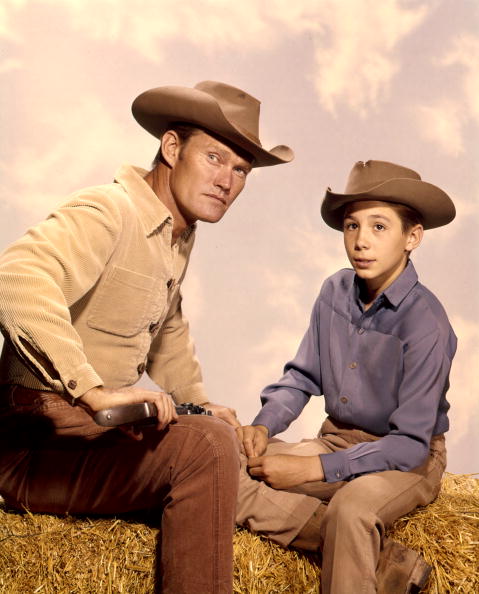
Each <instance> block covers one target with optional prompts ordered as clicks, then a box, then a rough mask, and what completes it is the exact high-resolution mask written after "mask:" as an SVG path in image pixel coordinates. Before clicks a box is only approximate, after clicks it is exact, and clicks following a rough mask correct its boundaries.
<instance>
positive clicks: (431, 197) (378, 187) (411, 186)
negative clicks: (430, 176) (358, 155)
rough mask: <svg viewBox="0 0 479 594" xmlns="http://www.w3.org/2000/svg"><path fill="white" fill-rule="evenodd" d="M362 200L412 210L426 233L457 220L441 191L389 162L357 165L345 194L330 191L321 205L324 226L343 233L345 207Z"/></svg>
mask: <svg viewBox="0 0 479 594" xmlns="http://www.w3.org/2000/svg"><path fill="white" fill-rule="evenodd" d="M359 200H380V201H382V202H395V203H396V204H404V205H406V206H409V207H410V208H413V209H414V210H416V211H417V212H418V213H419V214H420V215H421V217H422V220H423V226H424V229H433V228H434V227H440V226H441V225H447V224H448V223H450V222H451V221H452V220H453V219H454V217H455V216H456V209H455V207H454V204H453V202H452V200H451V199H450V198H449V196H448V195H447V194H446V193H445V192H443V191H442V190H441V189H440V188H438V187H437V186H433V185H432V184H430V183H428V182H425V181H422V180H421V176H420V175H419V174H418V173H416V172H415V171H413V170H412V169H407V167H401V165H395V164H394V163H388V162H386V161H366V162H363V161H358V162H357V163H356V164H355V165H354V167H353V168H352V170H351V173H350V174H349V178H348V183H347V184H346V189H345V190H344V194H336V193H334V192H332V191H331V188H328V189H327V190H326V195H325V197H324V200H323V204H322V205H321V216H322V217H323V220H324V222H325V223H326V224H327V225H329V226H330V227H332V228H333V229H337V230H338V231H342V230H343V215H344V207H345V206H346V205H347V204H349V203H350V202H356V201H359Z"/></svg>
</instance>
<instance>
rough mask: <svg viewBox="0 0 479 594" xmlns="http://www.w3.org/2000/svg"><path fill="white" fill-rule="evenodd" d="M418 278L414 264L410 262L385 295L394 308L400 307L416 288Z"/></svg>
mask: <svg viewBox="0 0 479 594" xmlns="http://www.w3.org/2000/svg"><path fill="white" fill-rule="evenodd" d="M417 281H418V276H417V272H416V269H415V268H414V264H413V263H412V262H411V260H409V261H408V263H407V265H406V268H405V269H404V270H403V271H402V272H401V274H400V275H399V276H398V277H397V279H396V280H395V281H394V282H393V283H391V284H390V285H389V287H388V288H387V289H386V290H385V291H384V293H383V295H384V296H385V297H386V299H387V300H388V301H389V303H390V304H391V305H392V306H393V307H399V305H400V304H401V302H402V301H403V300H404V299H405V298H406V297H407V296H408V295H409V293H410V292H411V291H412V290H413V288H414V287H415V286H416V284H417Z"/></svg>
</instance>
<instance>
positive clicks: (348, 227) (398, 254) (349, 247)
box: [343, 200, 422, 297]
mask: <svg viewBox="0 0 479 594" xmlns="http://www.w3.org/2000/svg"><path fill="white" fill-rule="evenodd" d="M343 233H344V245H345V247H346V253H347V255H348V258H349V261H350V262H351V265H352V267H353V268H354V270H355V272H356V274H357V275H358V276H359V278H361V279H363V280H364V281H365V283H366V286H367V288H368V290H369V292H370V294H371V296H372V297H375V296H376V295H378V294H379V293H381V292H382V291H384V290H385V289H386V288H387V287H388V286H389V285H390V284H391V283H392V282H393V281H394V280H395V279H396V278H397V277H398V276H399V275H400V274H401V272H402V271H403V270H404V268H405V266H406V263H407V259H408V255H409V253H410V252H411V251H412V250H413V249H414V248H416V247H417V246H418V245H419V243H420V242H421V239H422V227H421V225H416V226H415V227H413V228H412V229H410V230H408V231H403V229H402V223H401V219H400V218H399V215H398V214H397V213H396V211H395V210H394V209H393V208H391V206H389V205H388V203H387V202H380V201H369V200H367V201H366V200H363V201H358V202H353V203H351V204H349V205H348V206H347V208H346V211H345V214H344V227H343Z"/></svg>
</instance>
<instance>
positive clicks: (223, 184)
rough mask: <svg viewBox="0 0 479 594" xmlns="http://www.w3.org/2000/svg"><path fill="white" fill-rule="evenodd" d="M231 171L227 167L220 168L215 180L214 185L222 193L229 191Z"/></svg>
mask: <svg viewBox="0 0 479 594" xmlns="http://www.w3.org/2000/svg"><path fill="white" fill-rule="evenodd" d="M232 175H233V171H232V170H231V169H230V168H229V167H221V168H220V170H219V171H218V173H217V174H216V178H215V185H216V186H217V187H218V188H221V189H222V190H223V191H224V192H228V191H229V190H230V189H231V178H232Z"/></svg>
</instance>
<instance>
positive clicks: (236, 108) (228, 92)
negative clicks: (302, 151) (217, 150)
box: [131, 80, 294, 167]
mask: <svg viewBox="0 0 479 594" xmlns="http://www.w3.org/2000/svg"><path fill="white" fill-rule="evenodd" d="M131 109H132V112H133V115H134V117H135V119H136V120H137V122H138V123H139V124H140V126H143V128H145V129H146V130H148V132H150V134H153V136H156V137H157V138H161V136H162V135H163V133H164V132H166V130H167V129H168V126H170V125H171V124H172V123H173V122H185V123H189V124H196V125H197V126H201V127H202V128H205V129H206V130H210V131H211V132H214V133H215V134H218V135H219V136H221V137H222V138H224V139H225V140H228V141H230V142H231V143H233V144H234V145H235V146H238V147H240V148H242V149H243V150H245V151H246V152H248V153H250V154H251V155H252V156H253V157H254V162H253V167H264V166H267V165H278V164H281V163H288V162H289V161H291V160H292V159H293V158H294V153H293V151H292V150H291V149H290V148H289V147H288V146H284V145H278V146H275V147H274V148H272V149H271V150H269V151H268V150H266V149H264V148H263V147H262V145H261V142H260V140H259V112H260V101H258V100H257V99H255V98H254V97H252V96H251V95H248V93H245V92H244V91H242V90H241V89H237V88H236V87H232V86H230V85H227V84H225V83H221V82H215V81H211V80H206V81H203V82H200V83H198V84H197V85H195V86H194V88H192V89H191V88H189V87H176V86H175V87H174V86H168V87H157V88H155V89H150V90H149V91H145V92H144V93H142V94H141V95H139V96H138V97H137V98H136V99H135V100H134V101H133V105H132V108H131Z"/></svg>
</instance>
